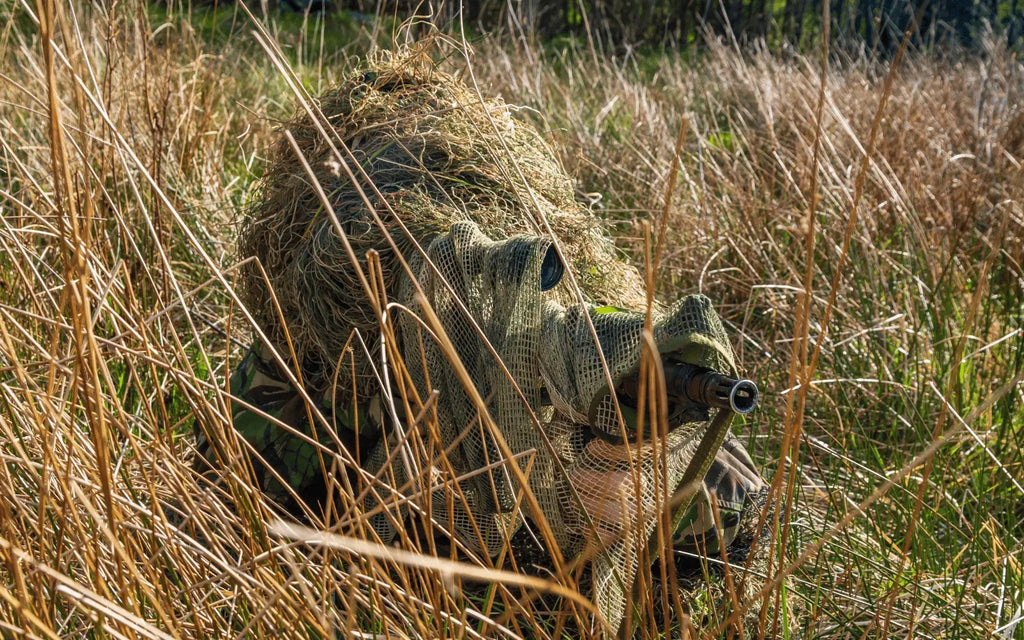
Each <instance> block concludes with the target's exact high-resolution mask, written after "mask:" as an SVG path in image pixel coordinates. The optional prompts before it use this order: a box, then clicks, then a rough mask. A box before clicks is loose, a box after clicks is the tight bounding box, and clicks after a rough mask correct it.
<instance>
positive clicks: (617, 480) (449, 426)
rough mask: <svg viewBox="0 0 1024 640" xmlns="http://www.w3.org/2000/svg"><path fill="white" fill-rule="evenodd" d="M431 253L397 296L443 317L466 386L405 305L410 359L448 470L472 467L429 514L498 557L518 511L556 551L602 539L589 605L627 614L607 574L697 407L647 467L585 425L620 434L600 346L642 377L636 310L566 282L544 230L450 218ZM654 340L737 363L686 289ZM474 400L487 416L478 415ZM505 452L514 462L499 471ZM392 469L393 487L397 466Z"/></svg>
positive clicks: (684, 455)
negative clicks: (501, 234)
mask: <svg viewBox="0 0 1024 640" xmlns="http://www.w3.org/2000/svg"><path fill="white" fill-rule="evenodd" d="M426 253H427V257H428V258H429V260H425V259H423V260H414V261H413V264H412V268H413V271H414V276H415V283H417V284H418V287H417V285H415V284H414V283H413V281H411V280H409V281H405V282H404V283H403V289H402V290H401V291H400V298H401V302H402V303H403V304H404V306H405V307H407V308H410V309H413V310H415V309H416V308H417V307H419V306H421V300H422V299H423V298H425V299H426V301H428V302H429V304H430V307H431V310H432V313H433V314H434V315H435V316H436V318H437V322H439V323H440V325H441V326H440V327H436V326H435V327H432V328H431V331H432V332H434V333H441V330H442V329H443V333H444V334H445V335H446V336H447V342H448V343H449V344H450V345H451V346H452V347H454V350H455V355H457V356H458V359H459V362H460V363H461V367H462V369H463V371H464V373H465V374H468V377H469V379H470V380H471V381H472V386H473V389H472V390H470V389H467V388H466V386H465V382H466V377H465V375H463V374H462V373H461V372H459V371H458V367H455V366H453V364H452V355H453V354H452V353H451V349H448V348H446V347H444V346H443V345H444V343H445V341H444V340H437V339H434V338H433V337H431V336H430V335H429V334H428V333H427V332H426V330H425V327H424V324H422V323H420V322H419V321H417V320H415V319H413V318H412V317H411V316H410V315H409V314H401V315H399V322H400V323H401V324H400V326H401V336H402V352H403V358H404V360H405V365H406V367H407V369H408V371H409V373H410V375H411V376H412V377H413V379H414V381H415V382H416V383H417V386H418V387H419V388H420V397H422V398H426V397H428V396H429V395H430V394H431V393H433V392H439V395H438V399H437V405H436V406H437V422H438V428H439V429H438V432H439V434H440V436H441V439H442V441H443V442H442V444H443V445H444V447H445V448H446V449H447V450H449V451H450V452H451V453H450V454H449V455H448V458H449V463H450V464H451V468H452V469H453V470H454V472H455V473H456V474H458V475H459V476H463V477H465V478H466V479H464V480H461V481H459V482H458V484H459V487H460V490H461V495H460V500H458V501H455V502H454V503H453V504H449V503H447V502H445V501H443V500H442V502H440V503H438V504H437V505H435V509H434V515H435V517H437V518H439V519H441V520H445V519H448V518H450V519H451V523H450V525H451V527H452V529H453V530H454V531H455V532H456V534H457V535H459V537H460V538H461V539H462V540H463V542H464V543H465V544H466V545H467V546H469V547H470V548H479V547H480V546H481V545H480V542H482V543H483V549H481V550H483V551H486V552H488V553H490V554H492V555H493V554H496V553H498V552H499V551H500V550H501V549H502V548H503V545H504V544H505V540H506V539H507V535H508V531H509V530H510V529H512V530H514V528H515V527H517V526H519V524H520V523H521V521H522V517H523V515H529V516H531V517H532V518H533V519H534V520H537V519H538V518H540V517H543V518H545V519H546V520H547V521H548V524H549V525H550V529H549V530H550V531H552V532H554V535H555V538H556V542H557V543H558V544H559V546H560V547H561V548H562V552H563V553H565V554H567V555H574V554H576V553H579V552H580V551H582V550H583V549H584V547H586V546H588V545H590V546H591V547H592V548H595V550H596V551H598V553H597V555H596V557H595V560H594V583H595V591H596V594H597V598H598V601H599V605H600V606H601V607H602V609H603V610H605V611H606V612H607V614H608V615H609V616H612V617H614V615H621V606H622V603H623V602H624V601H625V600H624V595H623V594H622V593H621V592H620V591H621V590H620V589H619V588H618V587H616V586H615V585H620V586H621V584H624V583H626V582H631V580H632V575H634V572H635V570H636V549H638V548H639V546H642V545H643V544H645V542H646V540H647V537H648V536H649V535H650V532H651V528H652V523H653V522H654V516H655V515H656V513H657V511H658V509H659V502H658V496H664V495H666V493H665V489H666V487H670V486H671V487H674V486H675V485H676V484H677V483H678V482H679V480H680V479H681V478H682V475H683V472H684V470H685V469H686V467H687V465H688V463H689V462H690V461H691V459H692V457H693V454H694V450H695V449H696V443H697V440H698V439H699V436H700V434H701V433H702V430H701V427H702V424H703V420H705V419H706V415H705V414H701V415H699V416H694V415H689V414H687V413H686V410H685V409H684V408H683V407H682V406H670V415H668V420H669V422H668V426H669V429H670V431H669V434H668V437H667V439H666V440H665V441H663V442H661V443H660V447H661V448H660V451H661V452H662V453H659V457H658V458H657V460H659V461H663V462H664V464H665V468H664V469H662V470H661V471H660V472H658V473H655V461H656V460H655V456H654V455H653V453H652V448H651V447H650V445H649V444H648V445H647V446H645V447H643V448H638V447H634V446H630V445H628V444H614V443H611V442H608V441H607V440H605V439H602V438H598V437H595V434H604V435H612V436H614V435H617V434H621V433H622V430H623V427H622V423H621V422H620V421H619V419H618V415H619V412H617V411H616V410H615V397H616V396H615V395H614V394H613V393H610V392H609V385H608V377H607V375H606V373H605V370H604V368H603V364H602V356H603V361H604V363H606V364H607V367H608V372H609V373H610V374H611V380H612V382H613V386H612V388H616V387H618V386H619V384H618V383H619V382H621V381H622V380H624V379H626V378H629V377H630V376H633V375H635V374H636V372H637V369H638V367H639V366H640V360H641V341H642V339H643V337H642V334H643V327H644V315H643V314H642V313H640V312H635V311H628V310H623V309H620V308H618V307H611V306H598V305H595V304H591V303H588V302H579V301H578V300H579V298H578V295H577V294H576V293H575V292H573V291H570V290H569V289H568V287H567V283H565V282H563V283H562V285H561V286H560V287H559V286H557V285H558V283H559V281H560V280H561V275H562V273H563V271H564V267H563V266H562V264H561V263H560V262H559V261H558V259H557V254H556V253H555V252H554V251H553V249H552V247H551V241H550V240H548V239H545V238H539V237H525V236H520V237H515V238H511V239H508V240H499V241H495V240H491V239H490V238H488V237H487V236H486V235H484V234H483V233H482V232H481V230H480V229H479V228H478V227H477V226H476V225H474V224H472V223H469V222H460V223H456V224H454V225H452V227H451V229H450V230H449V231H448V232H447V233H445V234H441V235H440V236H438V237H437V238H435V239H434V240H433V241H432V242H431V243H430V245H429V247H428V248H427V251H426ZM420 292H422V295H423V298H421V297H420ZM608 298H611V299H614V297H613V296H608ZM429 315H430V314H426V313H424V314H423V316H424V317H429ZM595 334H596V338H597V339H596V340H595ZM653 338H654V342H655V345H656V348H657V351H658V352H659V353H660V354H661V356H662V357H663V358H667V359H669V360H671V361H673V362H675V361H678V362H686V363H689V364H692V365H698V366H701V367H706V368H709V369H714V370H716V371H719V372H721V373H725V374H728V375H734V371H735V366H734V364H733V358H732V352H731V349H730V347H729V343H728V341H727V339H726V336H725V331H724V330H723V328H722V325H721V322H720V321H719V319H718V317H717V315H715V313H714V310H713V309H712V306H711V302H710V301H709V300H708V299H707V298H705V297H703V296H688V297H686V298H683V299H682V300H680V301H678V302H677V303H675V304H674V305H671V306H670V307H669V308H668V310H667V311H665V312H659V313H657V314H656V315H655V317H654V318H653ZM495 356H497V358H496V357H495ZM510 378H511V379H510ZM513 381H514V384H513ZM619 391H620V392H621V390H619ZM481 399H482V400H483V401H484V402H485V403H486V410H487V414H488V415H489V416H490V420H482V419H481V412H480V406H479V402H480V400H481ZM619 399H620V400H621V401H622V402H621V403H620V408H621V410H622V413H623V417H624V418H625V419H626V421H627V425H626V426H627V428H628V427H629V424H628V423H629V422H632V423H633V424H634V425H635V422H636V417H635V414H636V408H635V407H636V401H635V398H630V397H629V395H628V394H622V393H620V395H619ZM631 414H632V417H631ZM649 442H650V439H648V443H649ZM509 454H511V455H512V456H514V457H516V462H515V464H517V465H519V473H516V471H515V470H513V469H511V468H510V467H509V465H510V464H512V462H511V460H510V459H509ZM384 457H385V456H383V455H382V456H381V458H382V459H383V458H384ZM392 459H397V458H394V457H392ZM527 459H529V473H528V477H527V481H528V483H529V488H530V490H531V492H532V493H533V496H534V498H535V499H536V501H535V503H534V504H537V505H539V508H540V510H541V511H542V512H543V513H542V514H537V513H524V512H523V510H522V509H523V507H522V505H523V504H524V502H523V501H522V500H521V499H520V497H519V496H520V495H521V491H522V487H521V486H520V485H519V482H520V481H519V480H518V478H522V477H523V476H524V475H526V472H525V471H523V469H524V468H525V465H526V462H525V461H526V460H527ZM501 461H503V462H501ZM659 464H660V462H659ZM396 466H397V465H393V472H394V475H395V478H396V481H397V482H398V483H399V484H401V483H403V482H405V480H404V479H403V477H406V476H404V475H403V471H402V470H401V469H399V468H394V467H396ZM485 469H486V470H487V471H485V472H482V473H481V470H485ZM440 497H441V498H443V496H440ZM464 505H465V506H464ZM447 514H452V515H451V516H448V515H447ZM468 522H472V523H473V524H472V525H467V524H466V523H468ZM593 545H597V546H596V547H593ZM616 612H617V613H616ZM609 619H610V621H611V622H612V623H613V626H614V625H615V624H616V623H615V622H614V620H612V619H611V618H609Z"/></svg>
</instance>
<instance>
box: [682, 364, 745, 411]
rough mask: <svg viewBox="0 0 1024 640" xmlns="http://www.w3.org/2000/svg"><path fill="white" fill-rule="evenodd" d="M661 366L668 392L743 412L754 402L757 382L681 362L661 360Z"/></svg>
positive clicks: (690, 399)
mask: <svg viewBox="0 0 1024 640" xmlns="http://www.w3.org/2000/svg"><path fill="white" fill-rule="evenodd" d="M664 367H665V385H666V388H667V391H668V395H669V396H675V397H677V398H680V399H682V400H687V401H689V402H692V403H694V404H698V405H704V406H708V407H718V408H720V409H732V410H733V411H735V412H736V413H744V414H745V413H750V412H751V411H753V410H754V407H756V406H757V398H758V394H757V385H756V384H754V383H753V382H752V381H750V380H737V379H735V378H730V377H729V376H725V375H722V374H721V373H718V372H716V371H711V370H710V369H704V368H702V367H696V366H693V365H691V364H686V363H682V362H665V363H664Z"/></svg>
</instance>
